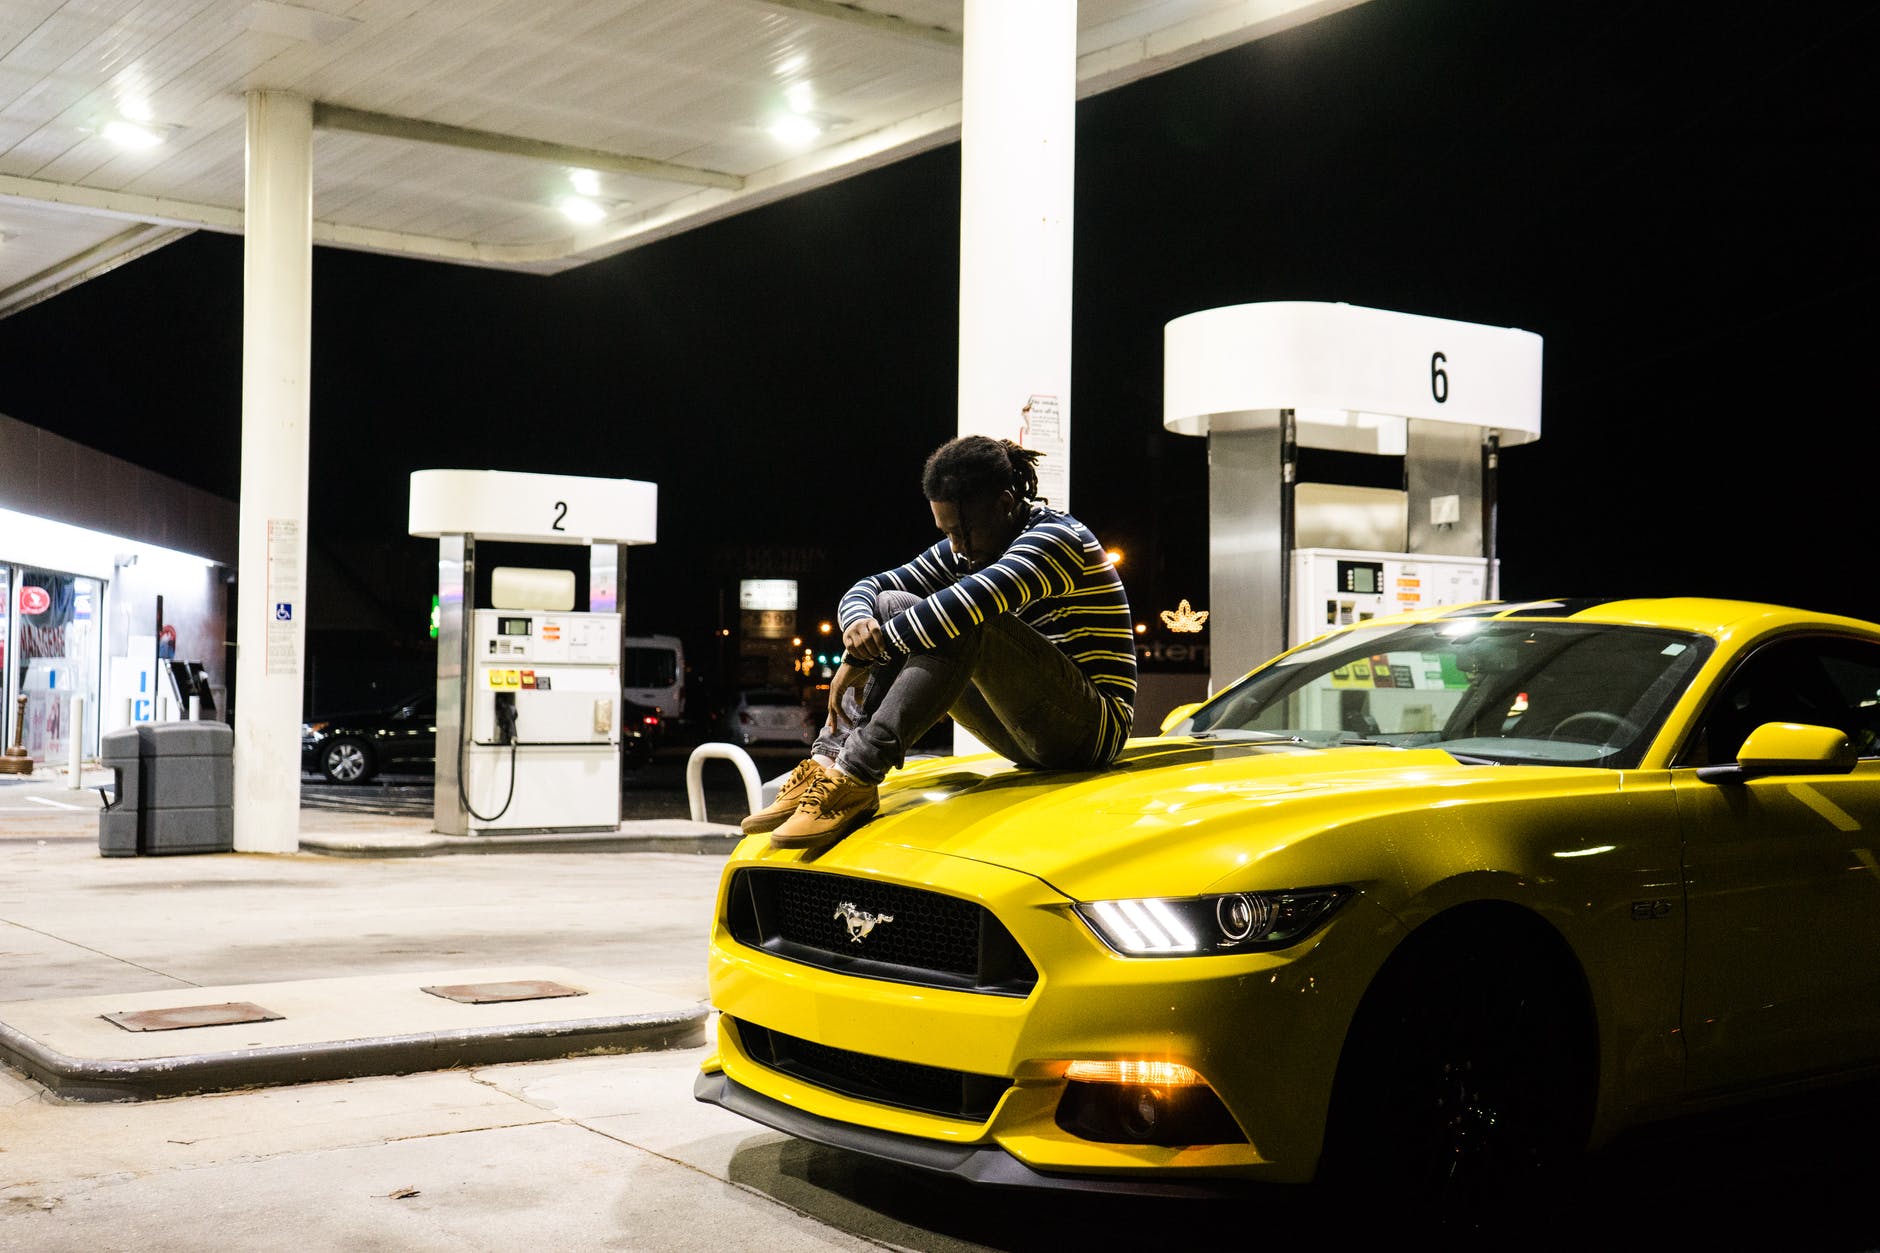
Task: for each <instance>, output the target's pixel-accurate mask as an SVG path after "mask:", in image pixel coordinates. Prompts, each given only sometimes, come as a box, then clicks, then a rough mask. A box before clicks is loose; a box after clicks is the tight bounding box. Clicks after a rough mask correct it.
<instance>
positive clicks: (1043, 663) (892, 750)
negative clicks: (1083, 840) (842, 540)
mask: <svg viewBox="0 0 1880 1253" xmlns="http://www.w3.org/2000/svg"><path fill="white" fill-rule="evenodd" d="M919 599H920V598H919V597H917V596H914V595H912V594H910V593H908V592H897V591H884V592H882V593H880V594H879V595H878V596H876V598H875V617H876V619H877V620H878V621H883V622H885V621H886V620H888V619H889V618H891V617H893V616H894V615H895V614H897V613H900V612H902V611H904V610H905V609H907V608H908V607H909V606H911V605H914V604H916V603H918V602H919ZM849 699H850V704H849V705H848V706H847V707H845V709H844V713H845V714H847V715H848V725H847V726H846V727H844V728H843V729H842V730H840V731H838V730H836V729H835V728H834V727H833V726H831V725H830V724H829V723H827V722H825V723H824V724H823V729H822V733H821V734H820V735H818V736H817V737H816V744H815V747H814V748H813V750H812V751H813V752H816V753H819V754H823V755H826V756H829V757H833V758H834V759H835V763H836V769H838V770H840V771H842V773H844V774H846V775H849V776H850V777H852V778H857V779H861V780H863V781H864V782H867V783H879V782H881V780H882V779H883V778H885V777H886V776H887V773H888V771H889V770H892V769H894V768H896V767H898V766H900V765H902V764H903V763H904V762H905V761H906V760H907V749H908V746H909V745H910V744H914V743H917V742H918V741H919V740H920V737H921V736H923V735H925V734H926V733H927V732H928V731H929V730H930V729H931V728H932V727H933V725H934V724H935V723H937V722H939V721H940V719H941V718H943V717H945V716H946V715H948V714H951V715H952V716H953V719H954V721H955V722H957V723H959V724H960V725H961V726H962V727H965V728H966V730H967V731H969V732H971V733H972V734H973V736H974V737H976V738H977V739H978V740H979V741H980V743H982V744H984V745H985V746H986V747H987V748H990V749H991V750H992V751H993V752H995V753H998V754H999V755H1000V756H1001V757H1006V758H1009V759H1011V760H1012V761H1014V762H1017V763H1018V764H1019V765H1021V766H1029V767H1033V768H1039V769H1046V770H1091V769H1096V768H1098V767H1100V766H1103V765H1106V764H1107V763H1106V762H1103V761H1099V760H1097V751H1098V743H1099V740H1100V738H1101V735H1100V732H1101V727H1102V724H1101V717H1102V706H1103V697H1102V696H1101V695H1100V694H1099V693H1098V692H1097V689H1096V686H1095V685H1094V684H1093V683H1091V681H1090V680H1089V679H1088V678H1086V677H1085V676H1084V672H1083V671H1081V670H1079V669H1078V668H1077V666H1076V665H1075V664H1074V663H1073V662H1072V661H1071V659H1070V658H1069V657H1066V656H1065V655H1064V654H1063V653H1062V652H1060V651H1059V650H1058V647H1057V645H1055V644H1053V643H1052V642H1051V641H1050V640H1048V639H1046V638H1045V637H1044V636H1042V635H1040V634H1039V633H1038V632H1037V631H1036V630H1034V629H1033V628H1031V627H1030V626H1028V625H1026V624H1025V623H1023V622H1020V621H1019V620H1018V619H1017V618H1014V617H1013V616H1012V615H1011V614H1009V613H1008V614H1000V615H998V616H997V617H994V618H990V619H988V620H987V621H985V622H984V623H981V624H980V625H979V626H976V627H971V628H969V629H967V630H966V631H964V632H962V633H961V634H960V635H959V636H958V637H957V638H955V639H952V640H949V641H948V642H947V643H945V644H944V645H942V646H941V647H939V648H936V649H934V650H933V651H932V652H926V653H914V654H912V655H910V656H907V657H903V658H901V659H899V660H897V661H894V662H889V663H885V664H882V665H879V666H876V667H874V668H873V670H872V671H871V673H870V674H869V676H868V680H867V682H866V683H865V684H864V685H863V688H862V696H861V699H860V700H859V702H857V701H856V700H855V699H854V696H853V693H852V692H851V695H850V698H849Z"/></svg>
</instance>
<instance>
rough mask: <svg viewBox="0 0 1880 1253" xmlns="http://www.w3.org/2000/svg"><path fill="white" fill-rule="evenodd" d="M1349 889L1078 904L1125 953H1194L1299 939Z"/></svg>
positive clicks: (1249, 950)
mask: <svg viewBox="0 0 1880 1253" xmlns="http://www.w3.org/2000/svg"><path fill="white" fill-rule="evenodd" d="M1350 895H1351V889H1350V888H1346V887H1324V888H1298V889H1296V890H1293V891H1287V892H1228V893H1223V894H1222V895H1219V896H1189V897H1180V898H1170V897H1145V898H1141V899H1137V900H1126V901H1087V902H1084V903H1082V904H1080V905H1078V906H1077V907H1076V909H1077V914H1078V916H1079V917H1080V918H1082V919H1083V920H1084V922H1085V924H1087V925H1088V926H1089V927H1090V929H1091V930H1092V931H1095V932H1096V933H1097V936H1098V938H1099V939H1101V940H1102V941H1103V942H1104V943H1105V944H1107V945H1109V946H1110V947H1111V948H1113V949H1115V950H1116V951H1117V952H1119V953H1121V954H1123V955H1124V956H1126V957H1190V956H1197V955H1202V954H1210V953H1253V952H1259V951H1261V950H1264V949H1275V948H1285V947H1286V946H1287V945H1289V944H1296V943H1298V942H1299V941H1300V940H1302V939H1304V938H1305V936H1306V935H1307V933H1309V932H1310V931H1312V929H1313V928H1315V927H1317V926H1318V925H1319V924H1320V923H1321V922H1324V921H1325V919H1327V918H1329V917H1330V916H1331V914H1332V911H1333V910H1335V909H1337V908H1338V906H1339V905H1340V904H1342V903H1343V902H1344V900H1345V898H1346V897H1348V896H1350Z"/></svg>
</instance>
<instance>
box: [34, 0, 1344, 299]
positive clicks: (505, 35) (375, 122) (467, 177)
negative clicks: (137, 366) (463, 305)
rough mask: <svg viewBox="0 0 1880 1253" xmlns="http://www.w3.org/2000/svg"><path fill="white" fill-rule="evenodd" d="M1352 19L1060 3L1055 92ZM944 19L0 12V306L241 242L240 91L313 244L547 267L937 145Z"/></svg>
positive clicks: (943, 109)
mask: <svg viewBox="0 0 1880 1253" xmlns="http://www.w3.org/2000/svg"><path fill="white" fill-rule="evenodd" d="M1360 2H1361V0H1082V2H1081V3H1080V4H1079V5H1078V45H1077V47H1078V90H1079V94H1080V95H1089V94H1091V93H1094V92H1101V91H1105V90H1108V89H1110V88H1112V87H1117V86H1121V85H1122V84H1124V83H1128V82H1130V81H1133V80H1135V79H1137V78H1141V77H1144V76H1146V75H1150V74H1155V73H1159V72H1161V71H1163V70H1167V69H1171V68H1173V67H1175V66H1178V65H1182V64H1185V63H1187V62H1189V61H1192V60H1195V59H1196V58H1199V57H1202V56H1207V55H1209V54H1212V53H1215V52H1219V51H1221V50H1223V49H1226V48H1229V47H1232V46H1235V45H1237V44H1241V43H1245V42H1248V41H1250V40H1254V39H1258V38H1261V37H1263V36H1266V35H1269V34H1273V33H1275V32H1277V31H1281V30H1285V29H1288V28H1291V27H1293V26H1297V25H1299V24H1301V23H1304V22H1307V21H1311V20H1313V19H1315V18H1318V17H1321V16H1323V15H1325V14H1327V13H1331V12H1335V11H1337V10H1340V9H1344V8H1348V7H1351V6H1352V5H1354V4H1357V3H1360ZM963 8H964V4H963V0H858V2H855V3H836V2H833V0H306V2H305V3H300V4H288V3H281V2H279V0H5V3H4V4H0V316H5V315H6V314H8V313H11V312H13V311H15V310H17V309H20V308H23V307H25V306H26V305H29V304H31V303H33V302H34V301H37V300H42V299H44V298H46V297H47V296H50V295H52V294H54V293H56V292H58V291H61V290H63V289H65V288H68V287H71V286H73V285H74V284H77V283H81V282H83V281H85V280H86V279H88V278H91V277H93V276H95V275H97V274H100V273H103V272H104V271H105V270H108V269H110V268H111V267H113V266H115V265H118V264H121V263H123V262H124V261H126V260H129V259H130V258H132V257H135V256H137V255H139V254H140V253H142V252H145V251H148V250H149V249H151V248H155V247H160V246H161V245H163V244H165V243H167V242H169V241H171V240H173V239H176V238H178V237H180V236H181V235H182V234H184V233H187V232H188V231H191V230H213V231H224V232H229V233H240V231H241V229H242V194H243V164H244V135H245V106H244V101H243V97H244V94H245V93H246V92H248V91H251V90H254V89H258V88H265V89H272V90H280V91H288V92H293V93H296V94H298V95H302V96H305V97H307V98H309V99H311V100H312V101H314V102H315V104H314V125H315V142H314V203H313V214H314V242H315V243H316V244H321V245H328V246H334V247H342V248H353V249H360V250H365V251H373V252H382V253H391V254H402V255H410V256H417V257H424V258H430V259H434V260H439V261H446V262H454V263H460V264H467V265H477V266H487V267H494V268H500V269H509V270H520V271H528V272H534V273H541V274H549V273H555V272H558V271H562V270H566V269H570V268H572V267H575V266H579V265H583V264H585V263H587V262H590V261H594V260H597V259H599V258H601V257H606V256H610V255H613V254H615V253H618V252H621V251H623V250H625V249H628V248H632V247H635V246H637V245H639V244H643V243H648V242H651V241H653V240H656V239H660V238H663V237H665V236H667V235H671V234H674V233H676V232H679V231H683V230H686V229H688V228H690V227H693V226H697V225H701V224H703V223H706V222H709V221H712V220H715V219H718V218H722V217H725V216H727V215H729V214H733V213H737V212H740V211H742V210H744V209H748V208H753V207H756V206H758V205H761V204H764V203H767V202H770V201H774V200H777V199H780V198H782V197H785V196H789V195H792V194H795V193H797V192H801V191H806V190H808V189H810V188H813V187H817V186H821V185H823V184H826V183H830V182H833V181H835V180H838V179H841V178H845V177H847V176H849V175H851V174H856V173H860V172H862V171H865V170H868V169H872V168H875V167H877V166H880V165H882V164H885V163H887V162H890V161H893V160H896V159H898V158H901V157H905V156H909V155H911V154H913V153H916V152H920V151H923V150H925V149H929V148H933V147H936V146H939V145H942V144H945V143H948V142H951V141H953V140H956V139H957V138H958V137H959V123H960V58H961V48H962V33H961V32H962V25H963V17H962V10H963ZM127 123H129V124H132V125H133V126H135V127H137V128H140V129H139V130H132V129H128V128H127V127H126V125H125V124H127ZM125 139H129V140H132V141H139V140H141V141H142V142H144V143H146V144H147V145H148V146H143V147H138V146H127V145H126V144H125V143H124V142H122V141H123V140H125ZM152 141H154V142H152ZM571 197H578V198H579V199H580V200H581V201H583V202H585V203H582V204H569V203H567V202H568V201H569V199H570V198H571ZM571 209H572V210H585V212H586V213H587V214H588V215H589V217H590V219H591V220H588V221H585V222H579V221H577V220H575V219H574V218H572V217H570V216H569V211H570V210H571Z"/></svg>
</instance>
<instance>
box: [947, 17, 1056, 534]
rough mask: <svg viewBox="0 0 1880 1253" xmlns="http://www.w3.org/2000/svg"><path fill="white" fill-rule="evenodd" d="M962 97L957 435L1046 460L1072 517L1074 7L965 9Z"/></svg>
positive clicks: (1051, 494)
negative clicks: (1014, 443)
mask: <svg viewBox="0 0 1880 1253" xmlns="http://www.w3.org/2000/svg"><path fill="white" fill-rule="evenodd" d="M961 92H962V94H961V99H960V388H959V391H960V394H959V404H960V411H959V432H960V434H962V435H973V434H980V435H991V436H994V437H996V438H999V439H1015V440H1018V441H1019V442H1020V443H1022V444H1023V445H1024V446H1025V447H1027V448H1036V449H1038V450H1039V451H1040V452H1042V453H1044V459H1043V460H1042V461H1040V462H1039V463H1038V490H1039V492H1040V494H1042V495H1043V496H1044V497H1046V498H1047V499H1048V500H1049V501H1050V502H1051V504H1052V505H1054V506H1055V507H1057V508H1059V509H1067V508H1069V507H1070V452H1071V439H1070V436H1071V404H1070V402H1071V197H1072V190H1073V187H1072V178H1073V174H1074V172H1075V169H1076V164H1075V153H1074V147H1075V141H1076V129H1077V4H1076V0H1025V2H1024V3H1023V4H1013V3H1012V2H1011V0H966V34H965V48H964V61H963V67H962V82H961ZM1028 406H1029V408H1028Z"/></svg>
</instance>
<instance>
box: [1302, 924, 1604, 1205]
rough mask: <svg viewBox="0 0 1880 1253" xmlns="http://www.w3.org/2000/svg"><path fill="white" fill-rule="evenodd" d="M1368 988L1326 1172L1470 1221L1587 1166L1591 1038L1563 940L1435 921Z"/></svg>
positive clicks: (1339, 1185) (1343, 1185) (1377, 1195)
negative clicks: (1584, 1157) (1583, 1163)
mask: <svg viewBox="0 0 1880 1253" xmlns="http://www.w3.org/2000/svg"><path fill="white" fill-rule="evenodd" d="M1426 930H1427V931H1428V932H1429V934H1427V935H1425V934H1423V933H1418V934H1416V935H1412V936H1411V937H1410V939H1409V940H1408V941H1406V942H1405V945H1404V947H1403V948H1402V949H1400V950H1399V952H1398V953H1397V954H1396V955H1394V956H1393V957H1392V959H1391V960H1390V961H1389V962H1388V963H1386V965H1385V968H1384V969H1383V971H1382V972H1380V974H1379V976H1378V979H1377V981H1376V983H1374V984H1373V985H1372V988H1371V990H1370V991H1369V992H1367V993H1366V995H1365V998H1364V1000H1363V1002H1362V1004H1361V1005H1360V1006H1359V1009H1358V1013H1357V1015H1356V1017H1355V1018H1354V1020H1353V1023H1352V1028H1351V1033H1350V1035H1349V1036H1348V1038H1347V1040H1346V1045H1345V1050H1344V1053H1343V1055H1342V1056H1341V1058H1340V1062H1339V1068H1338V1077H1337V1081H1336V1083H1335V1086H1334V1089H1333V1096H1332V1107H1331V1113H1330V1117H1329V1119H1328V1123H1327V1129H1326V1145H1325V1155H1324V1158H1323V1162H1322V1166H1321V1170H1320V1178H1321V1181H1322V1182H1324V1183H1326V1184H1329V1185H1330V1186H1331V1187H1332V1188H1333V1189H1334V1190H1336V1191H1345V1192H1349V1193H1351V1194H1352V1196H1353V1197H1354V1198H1364V1199H1365V1200H1366V1202H1367V1203H1368V1204H1376V1203H1377V1202H1379V1201H1385V1202H1387V1203H1390V1202H1394V1203H1396V1204H1397V1205H1400V1206H1402V1207H1404V1209H1405V1210H1407V1211H1408V1212H1410V1213H1415V1214H1419V1215H1421V1216H1422V1217H1424V1218H1426V1219H1428V1220H1430V1221H1433V1222H1436V1223H1439V1224H1441V1225H1444V1226H1449V1227H1458V1228H1470V1227H1479V1226H1482V1225H1485V1224H1492V1223H1494V1222H1496V1221H1497V1220H1498V1219H1500V1218H1503V1217H1506V1216H1508V1215H1511V1214H1513V1213H1515V1212H1517V1211H1521V1210H1523V1209H1526V1208H1527V1207H1531V1206H1533V1205H1535V1204H1537V1203H1541V1202H1544V1201H1545V1200H1546V1199H1547V1198H1548V1197H1549V1196H1551V1195H1554V1194H1555V1193H1556V1191H1557V1190H1558V1189H1560V1188H1562V1187H1564V1186H1566V1185H1567V1184H1568V1182H1569V1180H1570V1178H1571V1176H1572V1175H1573V1174H1574V1172H1575V1171H1576V1170H1577V1168H1578V1167H1579V1165H1580V1163H1581V1158H1582V1155H1583V1153H1584V1151H1585V1149H1586V1143H1587V1136H1588V1134H1589V1131H1590V1128H1591V1122H1592V1109H1593V1097H1594V1078H1595V1065H1596V1062H1595V1056H1596V1053H1595V1045H1594V1039H1593V1033H1592V1027H1591V1018H1590V1014H1588V1013H1587V1012H1586V1009H1585V997H1584V993H1583V990H1582V989H1583V985H1582V984H1579V983H1577V982H1576V981H1577V980H1578V978H1579V976H1578V972H1577V969H1576V968H1574V967H1572V966H1570V965H1569V963H1568V962H1567V960H1566V959H1565V957H1564V956H1563V952H1564V950H1563V949H1562V948H1561V947H1560V946H1559V945H1558V944H1557V943H1545V942H1541V941H1539V940H1537V939H1535V938H1533V937H1531V936H1525V935H1523V934H1520V933H1517V934H1514V935H1510V934H1508V933H1507V932H1506V930H1505V929H1504V928H1500V927H1492V928H1482V927H1479V926H1474V925H1453V924H1446V923H1445V922H1444V920H1442V919H1438V920H1436V921H1435V922H1432V923H1430V924H1428V926H1427V927H1426Z"/></svg>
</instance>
